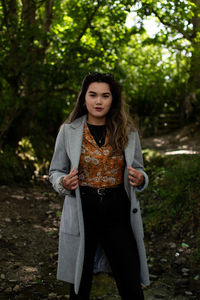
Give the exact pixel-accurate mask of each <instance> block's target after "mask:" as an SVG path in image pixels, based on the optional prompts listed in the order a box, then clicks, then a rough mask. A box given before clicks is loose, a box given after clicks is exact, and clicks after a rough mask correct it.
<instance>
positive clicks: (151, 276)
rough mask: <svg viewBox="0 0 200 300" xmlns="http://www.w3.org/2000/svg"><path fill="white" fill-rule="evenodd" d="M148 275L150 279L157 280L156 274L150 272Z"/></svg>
mask: <svg viewBox="0 0 200 300" xmlns="http://www.w3.org/2000/svg"><path fill="white" fill-rule="evenodd" d="M149 277H150V279H152V280H157V279H158V276H157V275H154V274H150V275H149Z"/></svg>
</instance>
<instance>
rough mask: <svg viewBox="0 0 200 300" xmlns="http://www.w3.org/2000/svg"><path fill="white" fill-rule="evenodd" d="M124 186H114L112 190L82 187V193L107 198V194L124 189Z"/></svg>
mask: <svg viewBox="0 0 200 300" xmlns="http://www.w3.org/2000/svg"><path fill="white" fill-rule="evenodd" d="M122 188H123V186H122V185H117V186H113V187H110V188H93V187H91V186H88V185H87V186H83V185H82V186H80V191H81V192H86V193H94V194H98V195H99V196H106V195H107V194H109V193H110V192H113V191H116V189H118V190H119V189H122Z"/></svg>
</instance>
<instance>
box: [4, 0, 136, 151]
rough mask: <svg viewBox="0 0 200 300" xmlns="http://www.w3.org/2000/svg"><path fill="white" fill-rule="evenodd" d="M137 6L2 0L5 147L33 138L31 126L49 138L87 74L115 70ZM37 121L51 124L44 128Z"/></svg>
mask: <svg viewBox="0 0 200 300" xmlns="http://www.w3.org/2000/svg"><path fill="white" fill-rule="evenodd" d="M131 2H132V1H127V0H124V1H123V0H120V1H117V2H116V1H113V0H112V1H111V0H110V1H104V0H97V1H85V0H63V1H59V0H47V1H39V0H22V1H20V0H8V1H5V0H1V1H0V3H1V6H0V18H1V24H0V26H1V35H0V68H1V75H0V84H1V90H0V96H1V98H0V99H1V100H0V101H1V103H0V104H1V112H0V120H1V121H0V138H1V146H2V147H3V145H5V144H10V145H12V147H16V145H17V143H18V142H19V140H20V139H21V138H22V137H23V136H26V135H28V134H29V135H31V133H30V128H31V126H32V127H33V128H34V130H33V132H34V134H35V135H37V134H40V135H41V134H43V133H44V132H45V130H46V129H45V125H46V124H51V121H52V118H53V119H54V118H55V119H56V114H57V115H59V116H60V117H59V122H60V120H61V118H63V112H64V111H65V113H66V110H67V105H68V106H69V107H70V105H71V102H72V101H74V97H75V94H76V93H77V90H78V84H80V79H81V78H82V77H83V75H84V74H85V73H87V71H88V70H91V69H101V70H102V71H103V70H108V69H112V68H113V64H114V62H115V61H116V59H117V53H118V51H119V47H120V45H121V44H122V43H124V42H126V41H127V39H128V38H129V36H130V35H131V34H132V33H134V31H135V28H133V29H132V30H128V29H127V28H126V26H125V25H124V24H125V21H126V16H127V13H128V12H129V11H130V8H131ZM66 94H67V95H68V97H67V99H66ZM66 100H67V103H66ZM56 108H57V109H56ZM61 108H62V109H61ZM45 109H46V110H48V112H49V114H50V115H47V114H45V112H44V110H45ZM58 111H60V112H58ZM41 114H42V115H41ZM37 118H39V119H40V121H41V120H42V118H43V119H44V120H45V122H46V124H44V123H45V122H44V121H43V122H42V121H41V123H42V125H43V128H41V129H39V128H37V126H35V120H36V119H37ZM41 123H40V124H41ZM48 126H49V125H48ZM46 127H47V125H46ZM52 130H53V129H52ZM33 132H32V133H33ZM46 133H47V131H46ZM49 133H50V134H51V130H50V129H49V128H48V134H49ZM48 134H47V135H48ZM32 138H33V139H34V137H33V134H32Z"/></svg>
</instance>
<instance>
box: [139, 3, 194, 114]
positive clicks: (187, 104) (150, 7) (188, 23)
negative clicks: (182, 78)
mask: <svg viewBox="0 0 200 300" xmlns="http://www.w3.org/2000/svg"><path fill="white" fill-rule="evenodd" d="M135 3H136V1H135ZM138 3H139V5H138ZM137 5H138V6H137V8H136V10H137V14H138V15H139V16H140V17H141V18H142V19H143V18H144V17H145V16H155V17H156V18H157V20H158V21H159V22H160V23H162V24H163V25H164V29H162V30H161V31H160V32H159V33H158V34H157V35H156V36H155V38H154V39H153V40H152V42H155V43H163V44H165V45H166V47H168V48H171V49H173V50H175V49H176V50H177V51H183V50H187V51H188V52H189V53H190V54H191V55H190V57H188V61H189V66H190V67H189V69H188V81H187V85H186V95H185V99H184V103H183V108H184V114H185V116H186V118H188V119H190V118H191V116H192V115H193V112H194V107H195V106H197V101H198V97H199V96H200V0H192V1H189V0H180V1H177V0H173V1H172V0H170V1H167V0H162V1H157V0H155V1H151V0H142V1H137Z"/></svg>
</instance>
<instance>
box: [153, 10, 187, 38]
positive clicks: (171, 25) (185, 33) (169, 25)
mask: <svg viewBox="0 0 200 300" xmlns="http://www.w3.org/2000/svg"><path fill="white" fill-rule="evenodd" d="M152 12H153V13H154V14H155V16H156V17H157V18H158V19H159V21H160V22H161V23H162V24H163V25H165V26H168V27H170V28H172V29H175V30H176V31H178V32H179V33H181V34H182V35H183V36H184V37H185V38H186V39H187V40H189V41H191V40H192V37H191V36H190V35H189V34H188V33H187V32H186V31H185V30H183V29H182V28H180V27H179V26H177V25H174V24H172V23H170V22H168V21H166V20H165V19H164V16H160V15H159V14H158V12H157V11H156V10H155V9H153V8H152Z"/></svg>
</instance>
